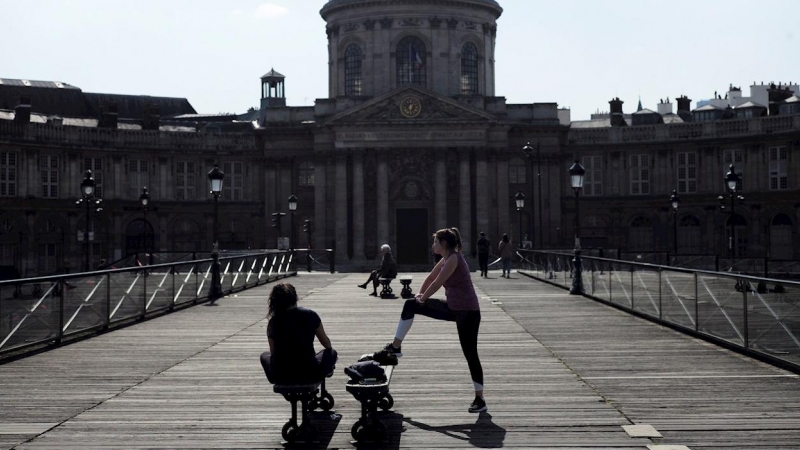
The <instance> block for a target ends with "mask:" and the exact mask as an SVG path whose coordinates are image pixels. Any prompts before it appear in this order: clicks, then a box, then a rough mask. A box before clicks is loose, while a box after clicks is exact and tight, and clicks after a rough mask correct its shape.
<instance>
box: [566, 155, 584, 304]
mask: <svg viewBox="0 0 800 450" xmlns="http://www.w3.org/2000/svg"><path fill="white" fill-rule="evenodd" d="M584 175H586V169H584V168H583V166H582V165H581V164H580V163H579V162H578V160H577V159H576V160H575V164H573V165H572V167H570V168H569V179H570V184H571V185H572V190H574V191H575V259H573V260H572V263H573V272H572V288H571V289H570V290H569V293H570V294H573V295H583V293H584V292H583V276H582V274H581V269H582V268H581V264H582V263H581V218H580V217H581V215H580V204H579V202H578V197H580V194H581V189H583V177H584Z"/></svg>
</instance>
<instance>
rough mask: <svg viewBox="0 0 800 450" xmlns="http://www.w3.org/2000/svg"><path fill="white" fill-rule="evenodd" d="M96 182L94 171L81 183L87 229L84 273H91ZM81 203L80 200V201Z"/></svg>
mask: <svg viewBox="0 0 800 450" xmlns="http://www.w3.org/2000/svg"><path fill="white" fill-rule="evenodd" d="M94 188H95V182H94V177H93V176H92V171H91V170H87V171H86V175H85V176H84V177H83V181H81V194H83V199H82V200H83V202H84V203H85V204H86V227H84V229H83V271H84V272H88V271H89V224H90V223H91V217H90V215H91V213H92V211H91V207H92V202H91V200H92V198H94ZM78 202H80V200H78Z"/></svg>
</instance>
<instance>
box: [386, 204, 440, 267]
mask: <svg viewBox="0 0 800 450" xmlns="http://www.w3.org/2000/svg"><path fill="white" fill-rule="evenodd" d="M396 218H397V221H396V222H395V224H396V228H395V229H396V230H397V248H396V249H394V250H395V255H396V257H397V263H398V264H428V261H429V257H428V255H429V254H430V247H431V242H432V241H431V238H430V235H431V232H430V230H429V229H428V210H427V209H425V208H413V209H412V208H409V209H398V210H397V212H396Z"/></svg>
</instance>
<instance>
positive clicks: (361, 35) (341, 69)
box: [260, 0, 566, 266]
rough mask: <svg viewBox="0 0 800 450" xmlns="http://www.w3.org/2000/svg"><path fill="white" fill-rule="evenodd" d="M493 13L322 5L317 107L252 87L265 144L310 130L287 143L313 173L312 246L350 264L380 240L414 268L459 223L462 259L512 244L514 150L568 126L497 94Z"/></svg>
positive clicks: (472, 5)
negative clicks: (486, 243) (324, 87)
mask: <svg viewBox="0 0 800 450" xmlns="http://www.w3.org/2000/svg"><path fill="white" fill-rule="evenodd" d="M502 13H503V9H502V8H501V7H500V5H499V4H498V3H497V2H495V1H492V0H455V1H447V2H441V1H433V0H432V1H402V0H401V1H396V0H333V1H330V2H328V3H327V4H326V5H325V6H324V7H323V8H322V11H321V15H322V17H323V19H325V21H326V23H327V25H326V28H327V35H328V43H329V45H328V54H329V68H330V71H329V98H328V99H322V100H317V102H316V105H315V107H314V108H313V109H312V108H307V109H303V108H286V107H284V102H282V101H281V99H280V95H279V92H280V91H281V90H282V89H283V87H282V84H283V83H284V82H288V81H287V80H284V79H283V78H276V77H274V76H266V77H265V78H264V79H263V83H264V86H263V89H262V92H263V93H264V99H263V100H262V109H261V111H260V114H261V125H262V127H263V130H260V134H261V135H262V136H263V139H264V141H265V143H267V144H266V145H267V146H268V147H272V145H273V143H274V144H275V153H276V154H278V153H280V152H281V151H282V147H283V146H282V145H279V144H277V141H278V140H279V139H282V140H284V142H285V141H286V139H287V138H288V136H287V129H286V127H285V126H282V127H280V128H278V125H279V124H286V123H287V122H289V123H293V124H294V125H295V126H296V127H297V128H296V130H297V133H298V134H297V135H296V139H298V141H302V140H304V138H302V137H301V136H302V133H303V132H306V133H308V136H307V137H306V138H305V142H306V143H307V144H305V145H303V144H300V142H297V143H296V145H297V146H298V147H304V146H307V149H308V150H310V151H308V152H302V151H301V152H298V153H295V156H294V157H295V158H297V159H298V160H302V161H303V162H301V163H300V164H301V167H304V168H307V167H312V166H313V167H314V172H313V178H314V186H313V191H312V189H310V187H308V188H307V189H303V186H302V183H301V186H297V190H298V191H299V192H300V195H301V196H302V197H301V198H303V199H304V200H305V201H307V202H309V203H311V202H313V204H314V210H313V218H314V221H315V223H316V224H324V225H325V228H323V227H318V228H317V235H316V237H317V241H316V243H315V244H316V245H317V246H323V245H325V246H329V245H332V243H333V242H335V243H336V246H337V250H338V249H346V252H339V258H341V263H344V264H348V263H351V264H355V265H356V266H359V265H361V263H362V262H366V261H368V260H371V259H372V258H374V257H375V255H376V252H377V249H378V248H379V247H380V245H381V244H383V243H389V244H390V245H392V247H393V248H395V249H396V250H395V252H396V256H397V258H398V262H399V263H400V264H406V265H415V264H419V265H426V264H428V263H429V262H430V261H431V259H430V251H429V241H430V235H431V232H432V231H434V230H435V229H438V228H443V227H447V226H457V227H458V228H459V229H460V230H461V232H462V234H463V237H464V248H465V251H466V252H467V254H470V253H471V249H472V244H473V242H474V241H475V240H476V239H477V234H478V232H479V231H485V232H487V233H488V234H489V236H492V238H493V239H498V240H499V237H500V235H501V234H502V233H506V232H509V233H512V234H513V236H514V238H515V240H518V239H519V231H518V230H517V229H516V224H517V220H516V219H517V218H516V216H514V217H513V220H512V216H511V215H512V211H513V210H514V202H513V199H512V198H511V197H512V196H513V194H514V193H515V192H516V189H519V188H521V186H520V185H524V184H526V183H527V181H528V177H526V175H527V173H526V162H525V161H524V160H523V159H522V158H523V154H522V151H521V149H522V147H523V146H524V144H525V142H526V140H535V141H537V142H539V143H540V144H541V147H542V148H541V150H540V151H541V152H542V153H544V154H545V155H547V154H548V153H550V152H555V151H556V150H557V149H558V147H559V143H560V141H561V140H562V138H563V136H564V133H565V131H566V127H565V126H562V125H560V124H559V120H558V111H557V106H556V104H554V103H548V104H534V105H507V104H506V102H505V99H504V98H502V97H497V96H495V74H494V73H495V60H494V51H495V44H496V38H497V19H498V18H499V17H500V16H501V14H502ZM268 75H269V74H268ZM276 97H277V98H276ZM274 133H280V136H281V137H280V138H278V136H277V135H275V134H274ZM312 139H313V144H312V141H311V140H312ZM509 164H512V168H511V169H510V168H509ZM268 170H269V169H268ZM303 170H307V169H303ZM509 170H512V171H513V172H514V176H513V179H512V180H509V177H508V173H509ZM509 181H511V182H512V183H511V184H509ZM283 194H286V195H288V192H282V193H281V195H278V196H277V198H278V199H281V198H283V196H284V195H283ZM551 194H552V196H553V197H552V200H553V201H554V203H557V198H558V196H559V193H557V192H552V193H549V194H548V195H551ZM270 206H271V205H270ZM275 207H278V205H275ZM268 209H270V208H269V207H268ZM554 214H558V213H557V211H554ZM529 217H530V216H526V217H525V220H524V222H525V223H524V225H523V226H524V227H527V226H528V224H529V223H530V220H529ZM551 219H552V220H556V221H558V220H559V219H558V217H557V215H556V216H553V217H551ZM548 220H550V219H548ZM512 223H513V224H514V225H515V226H514V227H513V229H511V224H512ZM553 228H555V227H553ZM548 234H549V233H548ZM549 238H550V236H548V239H549ZM423 243H424V245H423Z"/></svg>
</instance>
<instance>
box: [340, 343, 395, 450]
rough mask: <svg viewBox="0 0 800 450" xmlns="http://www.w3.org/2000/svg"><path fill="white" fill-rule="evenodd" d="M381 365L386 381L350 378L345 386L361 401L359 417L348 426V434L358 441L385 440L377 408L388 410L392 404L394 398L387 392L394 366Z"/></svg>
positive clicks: (384, 432) (384, 426)
mask: <svg viewBox="0 0 800 450" xmlns="http://www.w3.org/2000/svg"><path fill="white" fill-rule="evenodd" d="M364 356H367V355H364ZM362 358H363V357H362ZM381 367H383V370H384V373H385V374H386V381H384V382H372V383H369V382H362V383H358V382H355V381H353V380H350V381H348V382H347V385H346V386H345V389H346V390H347V392H349V393H351V394H353V397H355V399H356V400H358V401H359V402H360V403H361V418H359V419H358V420H357V421H356V423H354V424H353V427H352V428H350V435H351V436H353V439H355V440H356V442H359V443H364V442H379V441H384V440H386V425H384V424H383V422H381V421H380V419H378V408H380V409H382V410H383V411H388V410H390V409H392V406H394V398H392V394H390V393H389V383H391V382H392V374H393V373H394V368H395V367H396V366H381Z"/></svg>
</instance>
